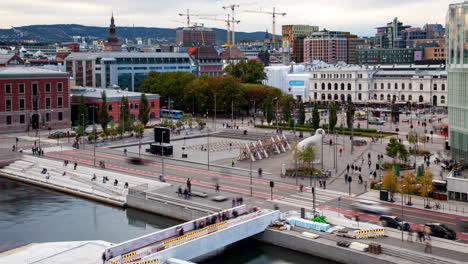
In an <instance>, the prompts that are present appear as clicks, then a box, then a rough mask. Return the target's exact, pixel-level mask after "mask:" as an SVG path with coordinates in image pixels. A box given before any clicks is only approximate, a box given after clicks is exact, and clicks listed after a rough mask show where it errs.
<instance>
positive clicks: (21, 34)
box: [0, 24, 281, 43]
mask: <svg viewBox="0 0 468 264" xmlns="http://www.w3.org/2000/svg"><path fill="white" fill-rule="evenodd" d="M178 29H181V28H158V27H117V36H118V37H119V38H121V39H125V38H128V39H133V40H134V39H135V38H137V37H141V38H143V39H147V38H154V39H159V40H161V41H160V42H163V41H162V40H163V39H165V40H167V41H168V42H169V43H173V42H175V36H176V30H178ZM212 29H213V30H214V31H215V32H216V40H217V42H219V43H222V42H225V41H226V35H227V33H226V30H225V29H219V28H212ZM108 34H109V28H108V27H95V26H83V25H77V24H55V25H30V26H22V27H15V28H12V29H0V41H9V42H10V41H20V40H35V41H38V42H44V43H59V42H69V41H72V40H73V38H72V37H73V36H81V37H92V38H101V39H106V38H107V36H108ZM269 36H270V37H271V34H269ZM264 38H265V32H251V33H248V32H236V40H237V41H241V40H260V39H264ZM277 38H278V39H280V38H281V36H277Z"/></svg>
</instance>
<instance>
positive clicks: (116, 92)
mask: <svg viewBox="0 0 468 264" xmlns="http://www.w3.org/2000/svg"><path fill="white" fill-rule="evenodd" d="M104 91H105V92H106V95H107V99H108V100H109V101H112V99H119V100H120V98H122V97H124V96H125V97H128V98H133V99H134V98H138V99H139V98H140V96H141V94H142V93H139V92H130V91H122V90H120V89H104V88H94V87H82V86H72V87H71V88H70V93H71V95H72V96H81V95H84V96H85V97H86V98H88V99H98V100H100V99H101V94H102V92H104ZM146 97H147V98H148V99H158V98H159V94H146ZM114 101H115V100H114Z"/></svg>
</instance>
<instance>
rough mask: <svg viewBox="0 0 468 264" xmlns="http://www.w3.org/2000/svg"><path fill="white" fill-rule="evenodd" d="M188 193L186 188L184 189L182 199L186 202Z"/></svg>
mask: <svg viewBox="0 0 468 264" xmlns="http://www.w3.org/2000/svg"><path fill="white" fill-rule="evenodd" d="M188 193H189V191H188V190H187V188H185V189H184V199H185V200H187V199H188Z"/></svg>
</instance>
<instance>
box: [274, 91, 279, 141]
mask: <svg viewBox="0 0 468 264" xmlns="http://www.w3.org/2000/svg"><path fill="white" fill-rule="evenodd" d="M273 100H276V112H275V119H276V133H278V131H279V125H278V97H275V98H273Z"/></svg>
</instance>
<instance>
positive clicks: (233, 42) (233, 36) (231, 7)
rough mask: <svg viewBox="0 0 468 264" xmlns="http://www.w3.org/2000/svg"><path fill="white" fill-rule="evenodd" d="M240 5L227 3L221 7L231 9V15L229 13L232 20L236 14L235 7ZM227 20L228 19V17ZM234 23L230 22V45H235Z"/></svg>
mask: <svg viewBox="0 0 468 264" xmlns="http://www.w3.org/2000/svg"><path fill="white" fill-rule="evenodd" d="M238 7H240V5H235V4H234V5H227V6H223V9H224V10H226V9H231V11H232V15H231V18H232V20H235V19H236V16H235V11H236V8H238ZM228 20H229V19H228ZM234 25H235V24H234V23H233V24H232V45H236V31H235V29H234Z"/></svg>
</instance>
